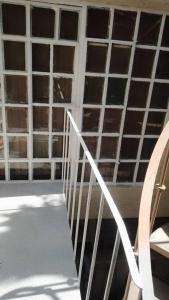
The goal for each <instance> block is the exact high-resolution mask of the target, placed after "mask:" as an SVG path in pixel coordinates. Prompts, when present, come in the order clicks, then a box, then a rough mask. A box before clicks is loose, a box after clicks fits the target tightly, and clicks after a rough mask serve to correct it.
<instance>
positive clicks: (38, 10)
mask: <svg viewBox="0 0 169 300" xmlns="http://www.w3.org/2000/svg"><path fill="white" fill-rule="evenodd" d="M54 25H55V11H54V10H52V9H48V8H42V7H33V8H32V36H35V37H44V38H53V37H54Z"/></svg>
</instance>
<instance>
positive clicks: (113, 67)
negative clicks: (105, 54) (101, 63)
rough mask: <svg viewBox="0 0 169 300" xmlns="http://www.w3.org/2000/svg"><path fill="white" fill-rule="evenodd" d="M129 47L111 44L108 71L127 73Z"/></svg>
mask: <svg viewBox="0 0 169 300" xmlns="http://www.w3.org/2000/svg"><path fill="white" fill-rule="evenodd" d="M130 54H131V47H130V46H125V45H115V44H112V49H111V60H110V69H109V72H110V73H117V74H127V73H128V68H129V62H130Z"/></svg>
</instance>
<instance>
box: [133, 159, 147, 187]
mask: <svg viewBox="0 0 169 300" xmlns="http://www.w3.org/2000/svg"><path fill="white" fill-rule="evenodd" d="M147 167H148V163H142V162H141V163H139V167H138V173H137V179H136V181H137V182H143V181H144V178H145V175H146V171H147Z"/></svg>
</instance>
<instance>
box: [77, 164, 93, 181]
mask: <svg viewBox="0 0 169 300" xmlns="http://www.w3.org/2000/svg"><path fill="white" fill-rule="evenodd" d="M81 174H82V163H79V167H78V175H77V181H78V182H80V181H81ZM90 174H91V167H90V165H89V163H86V164H85V170H84V182H89V181H90Z"/></svg>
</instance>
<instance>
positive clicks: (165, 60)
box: [156, 51, 169, 79]
mask: <svg viewBox="0 0 169 300" xmlns="http://www.w3.org/2000/svg"><path fill="white" fill-rule="evenodd" d="M156 78H160V79H169V52H168V51H160V54H159V58H158V63H157V70H156Z"/></svg>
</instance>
